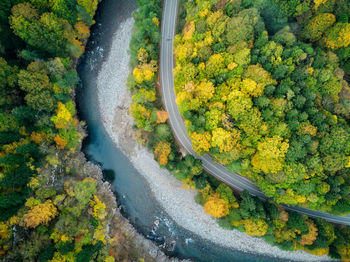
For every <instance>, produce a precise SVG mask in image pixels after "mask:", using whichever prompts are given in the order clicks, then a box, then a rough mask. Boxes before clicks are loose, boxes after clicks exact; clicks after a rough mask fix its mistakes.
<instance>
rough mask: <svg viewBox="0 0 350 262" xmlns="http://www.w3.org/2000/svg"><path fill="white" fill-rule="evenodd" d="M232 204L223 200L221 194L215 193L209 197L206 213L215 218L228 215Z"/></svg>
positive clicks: (205, 207) (205, 205)
mask: <svg viewBox="0 0 350 262" xmlns="http://www.w3.org/2000/svg"><path fill="white" fill-rule="evenodd" d="M229 208H230V204H229V203H228V201H227V200H224V199H221V198H220V197H219V194H217V193H215V194H213V195H211V196H209V197H208V200H207V202H205V204H204V212H205V213H207V214H208V215H211V216H213V217H215V218H220V217H223V216H226V215H228V213H229Z"/></svg>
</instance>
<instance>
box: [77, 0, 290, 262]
mask: <svg viewBox="0 0 350 262" xmlns="http://www.w3.org/2000/svg"><path fill="white" fill-rule="evenodd" d="M135 2H136V0H130V1H123V0H104V1H103V2H102V3H101V4H100V6H99V9H98V12H97V14H96V18H95V20H96V24H95V25H94V26H93V27H92V29H91V37H90V40H89V42H88V44H87V47H86V53H85V55H84V57H83V58H82V59H81V61H80V64H79V66H78V73H79V76H80V78H81V84H80V85H79V87H78V88H77V99H76V101H77V106H78V110H79V117H80V119H81V120H84V121H85V122H86V123H87V131H88V137H87V138H86V139H85V140H84V145H83V152H84V153H85V155H86V156H87V158H88V160H90V161H92V162H94V163H97V164H99V165H100V166H101V168H102V169H103V173H104V175H105V178H106V179H107V180H109V181H110V182H111V184H112V189H113V191H114V193H115V195H116V198H117V201H118V204H119V205H120V206H121V207H122V213H123V215H124V216H125V217H127V218H128V219H129V221H130V222H131V223H132V225H133V226H134V227H135V228H136V229H137V231H138V232H139V233H141V234H143V235H144V236H146V235H148V234H150V232H151V230H152V228H154V223H155V221H159V222H160V223H159V226H158V227H157V228H156V229H155V233H156V235H157V236H160V237H163V238H164V239H165V242H166V243H167V244H169V243H171V242H172V241H176V246H175V249H174V250H173V251H167V248H166V247H165V248H163V251H164V252H165V253H166V254H167V255H169V256H174V257H178V258H190V259H193V260H194V261H220V262H225V261H237V262H238V261H244V262H250V261H257V262H259V261H261V262H265V261H266V262H267V261H269V262H273V261H287V260H283V259H280V258H279V259H275V258H271V257H265V256H261V255H259V256H257V255H255V254H250V253H244V252H241V251H237V250H231V249H227V248H223V247H221V246H218V245H215V244H213V243H211V242H209V241H206V240H204V239H201V238H200V237H199V236H196V235H194V234H192V233H191V232H189V231H187V230H185V229H184V228H182V227H181V226H179V225H177V224H176V223H175V222H174V221H173V220H172V219H171V218H170V217H169V216H168V215H167V214H166V213H165V212H164V211H163V210H162V208H161V207H160V205H159V204H158V202H157V200H156V199H155V198H154V196H153V195H152V192H151V191H150V188H149V186H148V184H147V182H146V181H145V179H144V178H143V177H142V175H140V174H139V173H138V171H137V170H136V169H135V168H134V167H133V165H132V164H131V163H130V161H129V160H128V158H127V157H126V156H125V155H124V154H123V153H122V152H121V150H119V149H118V147H117V146H116V145H115V144H114V143H113V142H112V140H111V138H110V137H109V135H108V134H107V132H106V130H105V129H104V127H103V125H102V121H101V117H100V113H99V108H98V102H97V90H96V89H97V82H96V81H97V76H98V73H99V70H100V69H101V66H102V64H103V63H104V62H105V61H106V58H107V57H108V55H109V51H110V49H111V44H112V38H113V35H114V34H115V33H116V32H117V31H118V28H119V25H120V24H121V23H122V22H123V21H125V20H126V19H128V18H130V16H131V13H132V11H133V10H135V9H136V4H135ZM128 45H129V43H126V45H125V46H121V47H120V48H128ZM115 74H118V72H115Z"/></svg>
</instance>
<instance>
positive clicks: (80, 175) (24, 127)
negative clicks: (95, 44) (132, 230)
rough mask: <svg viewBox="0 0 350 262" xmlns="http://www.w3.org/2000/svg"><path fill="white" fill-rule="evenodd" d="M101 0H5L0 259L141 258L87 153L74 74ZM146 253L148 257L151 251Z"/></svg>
mask: <svg viewBox="0 0 350 262" xmlns="http://www.w3.org/2000/svg"><path fill="white" fill-rule="evenodd" d="M98 2H99V1H98V0H27V1H26V0H1V1H0V32H1V38H0V236H1V238H0V257H1V258H3V257H4V256H5V260H6V261H84V262H85V261H90V260H92V259H98V260H99V261H106V262H113V261H115V260H117V261H121V260H124V259H125V260H126V261H131V260H137V259H138V258H139V257H140V256H139V254H141V253H142V252H143V251H142V250H143V249H142V248H140V247H137V246H132V245H131V243H132V237H131V236H130V235H129V232H128V231H127V230H126V228H127V227H125V225H124V223H125V222H123V221H122V220H120V218H119V217H118V216H117V215H116V213H115V208H116V203H115V199H114V196H113V195H111V191H110V189H109V188H108V187H106V185H104V184H103V181H102V180H101V179H102V178H101V174H100V173H99V170H98V169H97V168H96V167H94V166H92V165H90V164H87V163H86V162H85V160H84V158H83V156H82V155H81V153H80V146H81V140H82V138H83V136H84V130H83V123H81V122H79V121H78V119H77V117H76V109H75V103H74V101H73V100H72V99H73V98H74V87H75V85H76V84H77V83H78V81H79V78H78V74H77V72H76V70H75V67H76V65H77V62H78V58H79V57H80V56H81V55H82V54H83V52H84V47H85V44H86V42H87V39H88V37H89V35H90V29H89V28H90V26H92V25H93V24H94V23H95V22H94V20H93V17H94V14H95V11H96V9H97V5H98ZM146 257H147V255H146Z"/></svg>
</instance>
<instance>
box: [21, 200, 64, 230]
mask: <svg viewBox="0 0 350 262" xmlns="http://www.w3.org/2000/svg"><path fill="white" fill-rule="evenodd" d="M57 214H58V212H57V208H56V207H55V205H54V204H53V203H52V201H51V200H46V201H45V202H44V203H42V204H39V205H36V206H33V207H31V209H30V210H29V212H28V213H27V214H25V215H24V216H23V222H24V225H25V226H26V227H31V228H35V227H37V226H39V225H40V224H44V225H47V224H48V222H49V221H50V220H51V219H53V218H54V217H55V216H57Z"/></svg>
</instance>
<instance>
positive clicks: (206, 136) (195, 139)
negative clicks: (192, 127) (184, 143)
mask: <svg viewBox="0 0 350 262" xmlns="http://www.w3.org/2000/svg"><path fill="white" fill-rule="evenodd" d="M190 136H191V140H192V146H193V150H194V151H195V152H196V153H198V154H203V153H205V152H209V149H210V147H211V145H210V141H211V135H210V133H209V132H204V133H203V134H200V133H197V132H193V133H192V134H191V135H190Z"/></svg>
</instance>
